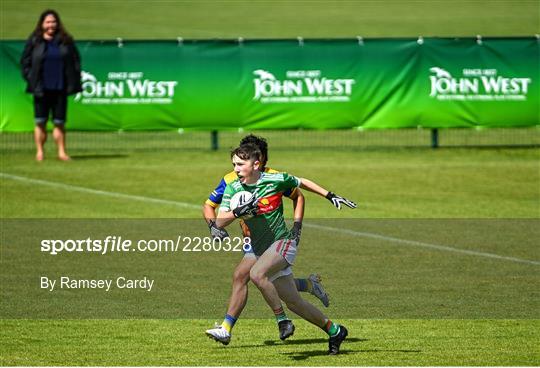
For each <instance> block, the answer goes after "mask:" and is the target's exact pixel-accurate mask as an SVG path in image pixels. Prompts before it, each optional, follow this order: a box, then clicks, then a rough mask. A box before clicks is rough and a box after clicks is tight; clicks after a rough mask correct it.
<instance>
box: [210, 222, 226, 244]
mask: <svg viewBox="0 0 540 368" xmlns="http://www.w3.org/2000/svg"><path fill="white" fill-rule="evenodd" d="M208 227H209V228H210V234H211V235H212V238H213V239H219V240H223V239H225V238H228V237H229V233H228V232H227V230H225V229H220V228H219V227H217V225H216V222H215V221H214V220H211V221H210V222H209V223H208Z"/></svg>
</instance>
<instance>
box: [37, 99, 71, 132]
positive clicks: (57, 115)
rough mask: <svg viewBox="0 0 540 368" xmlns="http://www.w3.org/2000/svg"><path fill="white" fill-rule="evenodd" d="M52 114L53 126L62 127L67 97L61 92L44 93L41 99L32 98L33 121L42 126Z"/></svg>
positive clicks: (64, 119)
mask: <svg viewBox="0 0 540 368" xmlns="http://www.w3.org/2000/svg"><path fill="white" fill-rule="evenodd" d="M51 113H52V118H53V123H54V125H64V124H65V122H66V113H67V96H66V94H65V93H64V92H62V91H46V92H45V93H44V94H43V96H42V97H37V96H34V121H35V122H36V124H37V125H43V124H46V123H47V120H49V116H50V115H51Z"/></svg>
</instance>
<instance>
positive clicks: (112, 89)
mask: <svg viewBox="0 0 540 368" xmlns="http://www.w3.org/2000/svg"><path fill="white" fill-rule="evenodd" d="M143 77H144V73H143V72H109V73H107V80H105V81H102V80H98V78H96V76H95V75H93V74H91V73H88V72H86V71H83V72H82V78H81V79H82V88H83V90H82V92H80V93H78V94H77V95H76V96H75V101H76V102H80V103H82V104H92V105H109V104H115V105H118V104H130V105H137V104H144V105H148V104H159V105H164V104H171V103H172V102H173V98H174V93H175V90H176V86H177V85H178V82H177V81H155V80H150V79H143Z"/></svg>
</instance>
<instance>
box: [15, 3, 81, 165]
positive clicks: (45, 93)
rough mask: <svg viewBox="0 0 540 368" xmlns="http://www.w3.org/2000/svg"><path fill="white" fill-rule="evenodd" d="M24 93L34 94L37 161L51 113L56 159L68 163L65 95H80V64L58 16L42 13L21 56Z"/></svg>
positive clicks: (74, 47) (73, 44) (45, 138)
mask: <svg viewBox="0 0 540 368" xmlns="http://www.w3.org/2000/svg"><path fill="white" fill-rule="evenodd" d="M21 66H22V73H23V77H24V79H25V80H26V82H27V83H28V85H27V88H26V92H29V93H32V94H33V95H34V117H35V123H36V125H35V127H34V140H35V142H36V149H37V153H36V160H37V161H42V160H43V158H44V156H43V145H44V144H45V141H46V140H47V130H46V125H47V121H48V120H49V115H50V114H51V112H52V118H53V123H54V130H53V137H54V140H55V141H56V145H57V147H58V158H59V159H60V160H62V161H67V160H69V159H70V158H69V156H68V155H67V153H66V147H65V141H66V131H65V127H64V125H65V122H66V110H67V96H68V95H72V94H75V93H77V92H81V91H82V88H81V64H80V57H79V52H78V50H77V47H76V46H75V43H74V41H73V38H72V37H71V35H70V34H69V33H67V32H66V30H65V29H64V27H63V26H62V22H61V21H60V17H59V15H58V13H57V12H56V11H54V10H45V11H44V12H43V13H42V14H41V15H40V17H39V20H38V23H37V25H36V28H35V30H34V31H33V32H32V34H31V35H30V37H29V38H28V40H27V42H26V45H25V47H24V51H23V54H22V57H21Z"/></svg>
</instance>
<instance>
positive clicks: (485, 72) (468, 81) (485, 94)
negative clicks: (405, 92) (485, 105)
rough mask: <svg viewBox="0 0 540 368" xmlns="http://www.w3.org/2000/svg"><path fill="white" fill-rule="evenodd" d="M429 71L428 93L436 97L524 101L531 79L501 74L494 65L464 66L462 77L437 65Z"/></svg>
mask: <svg viewBox="0 0 540 368" xmlns="http://www.w3.org/2000/svg"><path fill="white" fill-rule="evenodd" d="M429 70H430V72H432V73H434V74H435V75H430V77H429V80H430V82H431V90H430V94H429V96H430V97H432V98H436V99H438V100H441V101H444V100H461V101H464V100H478V101H505V100H509V101H510V100H511V101H526V100H527V93H528V91H529V84H531V82H532V79H531V78H526V77H511V78H508V77H503V76H500V75H497V74H498V72H497V69H477V68H465V69H463V70H462V77H461V78H455V77H453V76H452V75H451V74H450V73H449V72H448V71H446V70H444V69H442V68H440V67H432V68H430V69H429Z"/></svg>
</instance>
